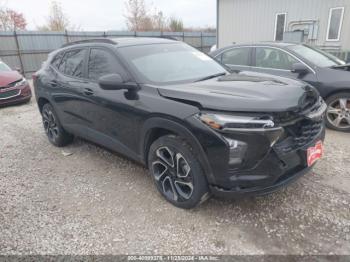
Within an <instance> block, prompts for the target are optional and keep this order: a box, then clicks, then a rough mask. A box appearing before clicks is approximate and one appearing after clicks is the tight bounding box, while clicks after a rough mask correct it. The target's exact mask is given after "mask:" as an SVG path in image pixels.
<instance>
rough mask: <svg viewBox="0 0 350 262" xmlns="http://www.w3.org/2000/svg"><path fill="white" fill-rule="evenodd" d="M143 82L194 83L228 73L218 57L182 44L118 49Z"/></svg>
mask: <svg viewBox="0 0 350 262" xmlns="http://www.w3.org/2000/svg"><path fill="white" fill-rule="evenodd" d="M118 50H119V51H120V53H121V55H122V56H123V57H124V59H126V60H127V61H128V63H129V64H130V65H131V66H132V67H133V69H134V70H136V72H137V73H138V75H139V77H141V78H142V80H143V81H146V82H150V83H156V84H169V83H179V82H191V81H195V80H200V79H203V78H206V77H209V76H213V75H217V74H220V73H226V70H225V68H223V67H222V66H221V65H220V64H219V63H217V62H216V61H215V60H213V59H212V58H210V57H209V56H207V55H206V54H204V53H202V52H200V51H198V50H197V49H195V48H193V47H190V46H188V45H186V44H182V43H172V44H154V45H143V46H129V47H122V48H119V49H118Z"/></svg>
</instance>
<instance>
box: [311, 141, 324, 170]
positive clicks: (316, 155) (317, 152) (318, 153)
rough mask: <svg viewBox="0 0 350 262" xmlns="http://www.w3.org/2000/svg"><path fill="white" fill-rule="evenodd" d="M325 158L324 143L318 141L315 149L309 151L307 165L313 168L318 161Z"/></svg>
mask: <svg viewBox="0 0 350 262" xmlns="http://www.w3.org/2000/svg"><path fill="white" fill-rule="evenodd" d="M322 156H323V143H322V141H318V142H317V143H316V145H315V146H314V147H310V148H308V150H307V165H308V166H312V165H313V164H314V163H315V162H316V161H317V160H318V159H320V158H322Z"/></svg>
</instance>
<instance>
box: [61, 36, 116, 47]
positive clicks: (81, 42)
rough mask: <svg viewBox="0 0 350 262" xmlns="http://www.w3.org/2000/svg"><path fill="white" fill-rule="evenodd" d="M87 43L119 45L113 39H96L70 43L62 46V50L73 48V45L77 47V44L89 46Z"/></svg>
mask: <svg viewBox="0 0 350 262" xmlns="http://www.w3.org/2000/svg"><path fill="white" fill-rule="evenodd" d="M87 43H105V44H113V45H116V44H117V42H115V41H113V40H112V39H108V38H95V39H86V40H79V41H74V42H69V43H66V44H64V45H62V46H61V48H63V47H67V46H71V45H76V44H87Z"/></svg>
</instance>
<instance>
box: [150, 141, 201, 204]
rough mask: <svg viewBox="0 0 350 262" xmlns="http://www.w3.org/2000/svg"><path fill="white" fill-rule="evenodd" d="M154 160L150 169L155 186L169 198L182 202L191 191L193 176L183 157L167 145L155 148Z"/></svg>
mask: <svg viewBox="0 0 350 262" xmlns="http://www.w3.org/2000/svg"><path fill="white" fill-rule="evenodd" d="M156 156H157V158H156V160H155V161H154V162H153V163H152V171H153V176H154V178H155V181H156V183H157V186H158V187H159V188H160V189H161V191H162V192H163V194H164V195H165V196H166V197H167V198H168V199H170V200H173V201H176V202H184V201H186V200H189V199H190V198H191V196H192V193H193V188H194V186H193V177H192V175H191V167H190V165H189V164H188V162H187V160H186V159H185V157H184V156H183V155H182V154H181V153H180V152H176V151H175V150H171V149H169V148H168V147H160V148H158V149H157V150H156Z"/></svg>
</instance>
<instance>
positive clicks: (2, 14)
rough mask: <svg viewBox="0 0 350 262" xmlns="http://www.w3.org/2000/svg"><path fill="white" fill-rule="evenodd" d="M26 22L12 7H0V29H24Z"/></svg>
mask: <svg viewBox="0 0 350 262" xmlns="http://www.w3.org/2000/svg"><path fill="white" fill-rule="evenodd" d="M26 26H27V22H26V20H25V18H24V16H23V14H22V13H19V12H16V11H15V10H12V9H5V8H2V9H0V30H4V31H15V30H25V29H26Z"/></svg>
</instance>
